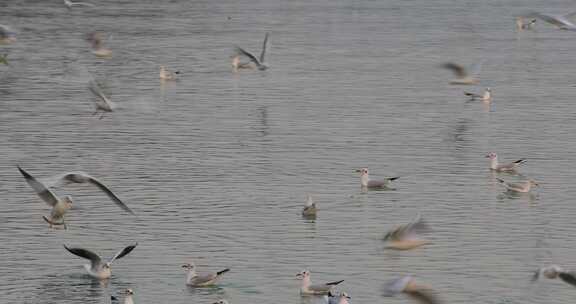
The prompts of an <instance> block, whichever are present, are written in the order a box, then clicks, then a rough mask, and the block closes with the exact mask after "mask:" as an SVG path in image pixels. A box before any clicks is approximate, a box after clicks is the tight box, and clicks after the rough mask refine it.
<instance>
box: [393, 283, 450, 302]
mask: <svg viewBox="0 0 576 304" xmlns="http://www.w3.org/2000/svg"><path fill="white" fill-rule="evenodd" d="M399 293H405V294H407V295H408V296H410V297H411V298H413V299H414V300H416V301H418V302H420V303H422V304H439V303H440V301H439V300H438V299H437V297H436V295H435V294H434V292H433V290H432V289H431V288H430V287H429V286H427V285H418V284H416V281H415V280H414V278H413V277H412V276H404V277H401V278H398V279H396V280H393V281H391V282H389V283H388V284H386V285H385V286H384V294H383V296H385V297H392V296H395V295H397V294H399Z"/></svg>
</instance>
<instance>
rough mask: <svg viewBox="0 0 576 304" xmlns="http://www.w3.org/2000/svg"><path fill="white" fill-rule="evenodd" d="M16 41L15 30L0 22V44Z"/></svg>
mask: <svg viewBox="0 0 576 304" xmlns="http://www.w3.org/2000/svg"><path fill="white" fill-rule="evenodd" d="M14 41H16V32H15V31H13V30H12V29H11V28H10V27H8V26H6V25H2V24H0V44H10V43H12V42H14Z"/></svg>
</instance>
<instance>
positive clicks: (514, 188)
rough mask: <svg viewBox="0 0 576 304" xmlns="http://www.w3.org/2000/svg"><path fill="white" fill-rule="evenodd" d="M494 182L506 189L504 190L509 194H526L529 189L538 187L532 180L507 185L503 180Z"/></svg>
mask: <svg viewBox="0 0 576 304" xmlns="http://www.w3.org/2000/svg"><path fill="white" fill-rule="evenodd" d="M496 180H497V181H498V183H500V184H501V185H502V186H504V187H505V188H506V190H507V191H509V192H519V193H527V192H530V189H531V188H532V186H539V185H538V184H537V183H536V182H535V181H533V180H528V181H525V182H523V183H508V182H505V181H504V180H502V179H499V178H497V179H496Z"/></svg>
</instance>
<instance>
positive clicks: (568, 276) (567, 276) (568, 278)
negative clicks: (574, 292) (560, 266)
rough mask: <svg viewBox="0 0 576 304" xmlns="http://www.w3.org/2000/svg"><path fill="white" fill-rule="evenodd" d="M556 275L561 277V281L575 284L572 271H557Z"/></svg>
mask: <svg viewBox="0 0 576 304" xmlns="http://www.w3.org/2000/svg"><path fill="white" fill-rule="evenodd" d="M558 276H559V277H560V279H562V281H564V282H566V283H568V284H570V285H572V286H576V276H574V273H572V272H560V273H558Z"/></svg>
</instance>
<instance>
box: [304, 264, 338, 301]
mask: <svg viewBox="0 0 576 304" xmlns="http://www.w3.org/2000/svg"><path fill="white" fill-rule="evenodd" d="M296 277H297V278H299V279H301V280H302V285H301V286H300V294H301V295H327V294H328V293H329V292H330V291H331V290H332V289H333V288H334V286H336V285H338V284H340V283H342V282H344V280H340V281H335V282H330V283H325V284H318V285H312V281H311V280H310V271H308V270H302V272H300V273H298V274H296Z"/></svg>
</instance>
